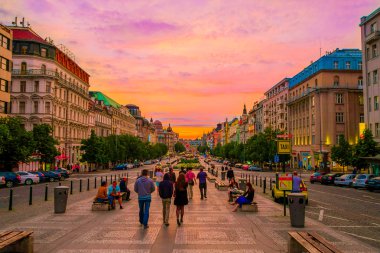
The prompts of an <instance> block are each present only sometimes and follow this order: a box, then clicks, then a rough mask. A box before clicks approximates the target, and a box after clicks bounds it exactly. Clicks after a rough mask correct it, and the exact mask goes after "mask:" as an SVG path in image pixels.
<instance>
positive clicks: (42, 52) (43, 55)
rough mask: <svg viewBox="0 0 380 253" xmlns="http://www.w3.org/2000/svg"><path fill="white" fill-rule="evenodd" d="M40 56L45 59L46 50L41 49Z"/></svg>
mask: <svg viewBox="0 0 380 253" xmlns="http://www.w3.org/2000/svg"><path fill="white" fill-rule="evenodd" d="M41 56H42V57H46V48H41Z"/></svg>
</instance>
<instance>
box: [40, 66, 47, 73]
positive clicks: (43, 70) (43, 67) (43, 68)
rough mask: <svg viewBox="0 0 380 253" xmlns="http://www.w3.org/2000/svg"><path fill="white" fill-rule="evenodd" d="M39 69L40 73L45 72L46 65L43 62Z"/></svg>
mask: <svg viewBox="0 0 380 253" xmlns="http://www.w3.org/2000/svg"><path fill="white" fill-rule="evenodd" d="M41 71H42V74H46V65H45V64H42V65H41Z"/></svg>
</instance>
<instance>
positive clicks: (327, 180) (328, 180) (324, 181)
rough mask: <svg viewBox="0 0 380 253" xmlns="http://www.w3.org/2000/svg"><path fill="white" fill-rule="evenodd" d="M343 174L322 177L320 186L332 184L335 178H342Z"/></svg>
mask: <svg viewBox="0 0 380 253" xmlns="http://www.w3.org/2000/svg"><path fill="white" fill-rule="evenodd" d="M342 175H343V173H329V174H326V175H323V176H322V178H321V184H333V183H334V181H335V178H337V177H340V176H342Z"/></svg>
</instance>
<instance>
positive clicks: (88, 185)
mask: <svg viewBox="0 0 380 253" xmlns="http://www.w3.org/2000/svg"><path fill="white" fill-rule="evenodd" d="M89 190H90V178H87V191H89Z"/></svg>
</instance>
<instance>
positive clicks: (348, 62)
mask: <svg viewBox="0 0 380 253" xmlns="http://www.w3.org/2000/svg"><path fill="white" fill-rule="evenodd" d="M346 69H351V62H350V61H346Z"/></svg>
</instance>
